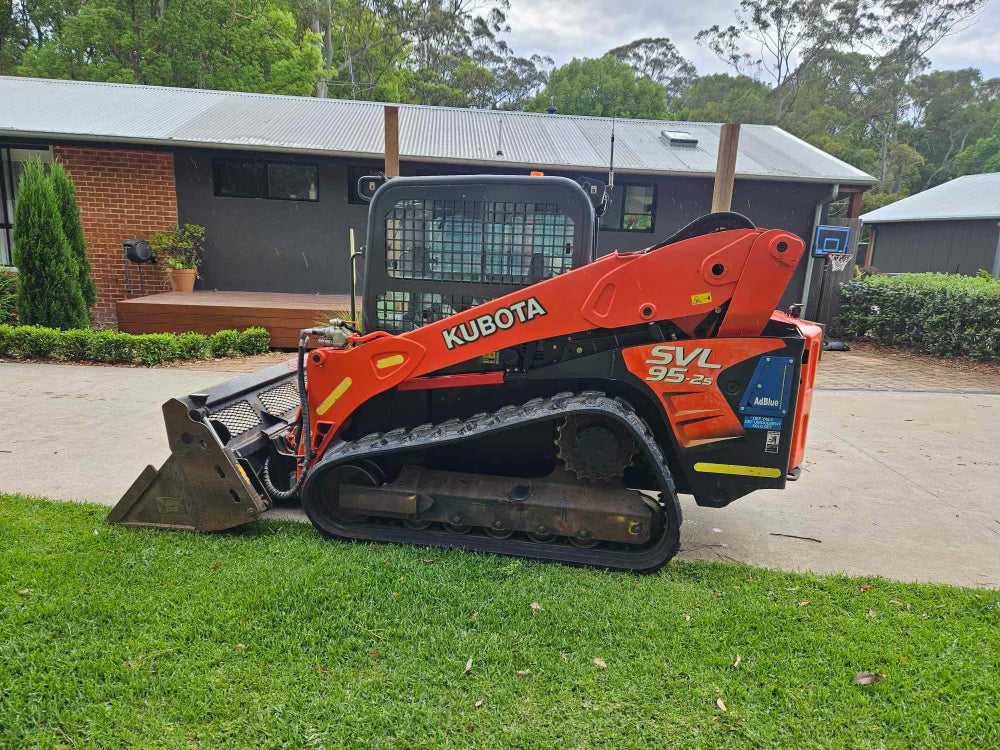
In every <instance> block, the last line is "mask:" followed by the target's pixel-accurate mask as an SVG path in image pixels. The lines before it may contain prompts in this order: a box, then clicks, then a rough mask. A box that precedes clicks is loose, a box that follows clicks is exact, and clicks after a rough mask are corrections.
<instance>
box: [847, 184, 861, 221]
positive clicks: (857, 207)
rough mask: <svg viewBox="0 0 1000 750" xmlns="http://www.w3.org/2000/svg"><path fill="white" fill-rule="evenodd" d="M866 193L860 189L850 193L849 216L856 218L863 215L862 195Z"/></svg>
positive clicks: (848, 201)
mask: <svg viewBox="0 0 1000 750" xmlns="http://www.w3.org/2000/svg"><path fill="white" fill-rule="evenodd" d="M862 195H864V194H863V193H862V192H861V191H860V190H857V191H855V192H853V193H849V194H848V196H849V197H848V199H847V218H848V219H856V218H858V217H859V216H861V196H862Z"/></svg>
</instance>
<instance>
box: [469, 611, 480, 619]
mask: <svg viewBox="0 0 1000 750" xmlns="http://www.w3.org/2000/svg"><path fill="white" fill-rule="evenodd" d="M477 617H479V610H478V609H477V610H476V611H475V612H473V613H472V617H471V618H470V619H472V620H475V619H476V618H477Z"/></svg>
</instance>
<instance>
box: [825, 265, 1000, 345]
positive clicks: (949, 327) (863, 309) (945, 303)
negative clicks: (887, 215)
mask: <svg viewBox="0 0 1000 750" xmlns="http://www.w3.org/2000/svg"><path fill="white" fill-rule="evenodd" d="M840 298H841V303H842V306H841V311H840V320H839V323H838V330H839V332H840V333H841V334H842V335H844V336H847V337H853V338H858V339H869V340H871V341H875V342H877V343H880V344H890V345H894V346H906V347H910V348H912V349H914V350H915V351H919V352H926V353H928V354H938V355H941V356H945V357H968V358H970V359H977V360H1000V282H998V281H994V280H992V279H990V278H984V277H982V276H979V277H972V276H959V275H956V274H940V273H909V274H900V275H898V276H886V275H875V276H868V277H866V278H860V279H854V280H852V281H848V282H846V283H844V284H842V285H841V287H840Z"/></svg>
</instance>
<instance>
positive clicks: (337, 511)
mask: <svg viewBox="0 0 1000 750" xmlns="http://www.w3.org/2000/svg"><path fill="white" fill-rule="evenodd" d="M322 481H323V484H322V492H323V494H322V505H323V507H322V510H323V511H324V512H325V513H326V514H327V515H328V516H329V517H330V518H332V519H333V520H334V521H337V522H338V523H362V522H364V521H367V520H368V518H369V517H368V516H367V515H365V514H363V513H358V512H352V511H347V510H344V509H342V508H341V507H340V485H342V484H356V485H360V486H362V487H378V486H379V485H381V484H385V474H383V473H382V470H381V469H380V468H379V467H378V464H376V463H375V462H374V461H368V460H365V459H361V460H360V461H358V462H356V463H351V464H344V465H343V466H337V467H335V468H334V469H332V470H330V471H328V472H327V473H326V475H325V476H323V479H322Z"/></svg>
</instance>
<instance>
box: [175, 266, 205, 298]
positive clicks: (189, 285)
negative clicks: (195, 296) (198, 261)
mask: <svg viewBox="0 0 1000 750" xmlns="http://www.w3.org/2000/svg"><path fill="white" fill-rule="evenodd" d="M197 276H198V272H197V271H196V270H195V269H193V268H171V269H170V286H171V287H173V290H174V291H175V292H192V291H194V280H195V277H197Z"/></svg>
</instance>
